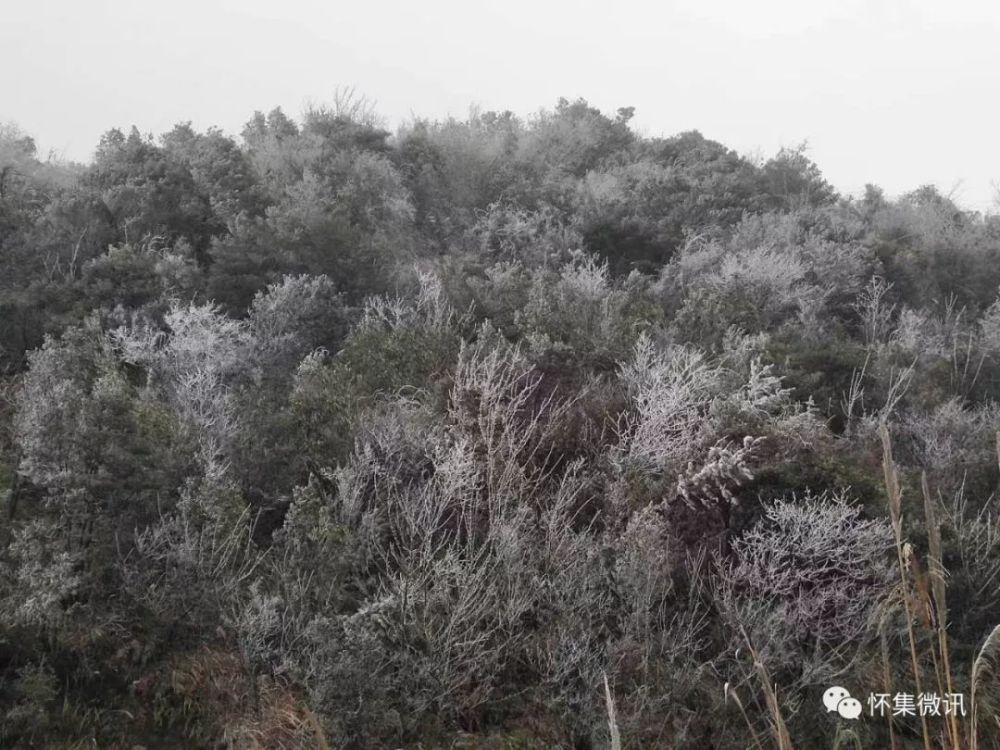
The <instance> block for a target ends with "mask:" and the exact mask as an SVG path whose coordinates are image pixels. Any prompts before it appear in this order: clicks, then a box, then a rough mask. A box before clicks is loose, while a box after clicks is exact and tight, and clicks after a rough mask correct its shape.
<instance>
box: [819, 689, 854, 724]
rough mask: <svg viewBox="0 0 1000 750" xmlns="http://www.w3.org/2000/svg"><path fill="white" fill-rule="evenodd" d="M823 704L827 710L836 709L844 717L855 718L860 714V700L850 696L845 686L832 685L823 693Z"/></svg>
mask: <svg viewBox="0 0 1000 750" xmlns="http://www.w3.org/2000/svg"><path fill="white" fill-rule="evenodd" d="M823 705H824V706H826V710H827V712H832V711H836V712H837V713H838V714H840V716H841V718H844V719H857V718H858V717H859V716H861V701H859V700H857V699H855V698H852V697H851V694H850V693H849V692H848V691H847V688H842V687H840V686H839V685H834V686H833V687H829V688H827V689H826V692H825V693H823Z"/></svg>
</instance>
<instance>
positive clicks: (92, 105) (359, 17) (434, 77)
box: [0, 0, 1000, 210]
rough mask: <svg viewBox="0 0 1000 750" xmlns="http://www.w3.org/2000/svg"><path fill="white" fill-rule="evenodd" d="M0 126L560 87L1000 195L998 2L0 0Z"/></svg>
mask: <svg viewBox="0 0 1000 750" xmlns="http://www.w3.org/2000/svg"><path fill="white" fill-rule="evenodd" d="M0 50H2V51H3V55H2V61H0V121H14V122H16V123H18V124H19V125H20V126H21V127H22V128H23V129H24V130H25V131H26V132H27V133H28V134H30V135H33V136H34V137H35V138H36V140H37V142H38V144H39V146H40V148H41V150H42V151H43V152H46V151H48V150H50V149H52V150H55V151H56V152H59V153H61V154H62V155H63V156H65V157H67V158H71V159H75V160H81V161H85V160H89V158H90V156H91V154H92V152H93V149H94V147H95V146H96V144H97V141H98V139H99V138H100V135H101V133H103V132H105V131H106V130H108V129H110V128H112V127H120V128H122V129H127V128H129V127H131V126H132V125H133V124H134V125H136V126H138V127H139V129H140V130H142V131H143V132H152V133H154V134H156V135H159V134H160V133H162V132H164V131H166V130H169V129H170V128H171V127H172V126H173V125H174V124H175V123H177V122H180V121H185V120H191V121H192V122H193V124H194V125H195V127H198V128H205V127H208V126H211V125H216V126H219V127H221V128H222V129H223V130H225V131H227V132H230V133H234V134H238V133H239V130H240V128H241V127H242V124H243V123H244V122H246V120H248V119H249V117H250V115H251V114H252V113H253V111H254V110H255V109H260V110H269V109H271V108H272V107H275V106H279V105H280V106H281V107H283V108H284V109H285V111H286V112H287V113H288V114H290V115H293V116H294V115H298V114H299V113H300V112H301V111H302V109H303V107H304V106H305V105H306V104H307V103H308V102H310V101H312V102H316V103H322V102H329V101H331V100H332V97H333V93H334V91H335V90H336V89H337V88H338V87H341V88H342V87H345V86H353V87H355V88H356V90H357V91H358V92H360V93H363V94H365V95H366V96H368V97H369V98H370V99H372V100H374V101H375V102H376V104H377V109H378V112H379V113H380V114H381V115H382V116H383V117H384V118H385V119H386V123H387V126H388V127H389V128H390V129H395V126H396V125H397V124H398V123H400V122H401V121H403V120H405V119H408V118H409V117H411V116H412V115H420V116H424V117H431V118H442V117H446V116H448V115H454V116H456V117H460V118H461V117H464V116H465V115H466V114H467V113H468V110H469V106H470V105H473V104H475V105H479V106H480V107H481V108H482V109H498V110H502V109H510V110H512V111H514V112H515V113H517V114H519V115H529V114H531V113H532V112H534V111H536V110H538V109H539V108H541V107H551V106H553V105H554V104H555V102H556V100H557V99H558V97H560V96H565V97H567V98H569V99H574V98H576V97H580V96H582V97H584V98H586V99H587V100H588V101H589V102H590V103H591V104H592V105H594V106H597V107H600V108H601V109H602V110H604V111H606V112H609V113H610V112H613V111H614V110H615V109H616V108H617V107H621V106H634V107H635V108H636V117H635V120H634V123H635V125H636V127H637V128H638V129H639V130H641V131H642V132H644V133H645V134H647V135H671V134H674V133H677V132H680V131H683V130H690V129H698V130H700V131H701V132H702V133H703V134H704V135H705V136H706V137H709V138H713V139H715V140H718V141H721V142H722V143H724V144H726V145H727V146H729V147H731V148H734V149H736V150H737V151H739V152H741V153H744V154H753V153H758V154H762V155H764V156H769V155H771V154H772V153H774V152H775V151H777V149H778V148H780V147H781V146H794V145H797V144H798V143H800V142H802V141H804V140H808V142H809V155H810V156H811V158H812V159H813V160H815V161H816V162H817V163H818V164H819V166H820V168H821V169H822V170H823V173H824V174H825V175H826V177H827V179H829V180H830V182H832V183H833V184H834V185H835V186H836V187H837V188H838V189H840V190H843V191H845V192H851V193H854V192H857V191H859V190H860V189H861V188H862V187H863V185H864V184H865V183H866V182H874V183H876V184H879V185H881V186H882V187H883V188H885V190H886V191H887V192H888V193H889V194H891V195H895V194H899V193H901V192H905V191H907V190H911V189H913V188H916V187H918V186H919V185H921V184H926V183H933V184H935V185H937V186H938V187H939V188H941V190H942V191H943V192H945V193H952V192H953V191H954V193H953V194H954V197H955V198H956V199H957V200H958V201H959V202H960V203H961V204H962V205H963V206H965V207H968V208H973V209H978V210H986V209H990V208H995V203H994V197H995V195H996V191H995V189H994V188H993V186H992V183H993V182H994V181H995V180H1000V128H998V115H1000V4H998V3H995V2H973V1H972V0H957V1H955V0H953V1H950V2H942V1H941V0H936V1H932V0H868V2H863V1H862V0H838V1H837V2H822V3H821V2H816V1H815V0H753V1H750V0H660V2H655V3H653V2H650V3H640V2H634V1H631V0H628V1H625V2H621V1H619V2H616V3H611V2H600V3H599V2H591V1H590V0H582V1H580V2H572V3H570V2H544V1H543V0H504V1H503V2H493V1H492V0H491V1H489V2H473V1H472V0H466V1H464V2H462V1H459V0H444V1H438V0H424V1H422V2H415V1H413V0H411V1H409V2H398V1H397V0H382V1H381V2H360V1H359V0H354V1H353V2H350V3H347V2H320V1H318V0H266V1H265V0H173V1H172V2H171V1H168V0H161V1H160V2H155V3H154V2H148V1H147V0H0Z"/></svg>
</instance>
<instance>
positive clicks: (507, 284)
mask: <svg viewBox="0 0 1000 750" xmlns="http://www.w3.org/2000/svg"><path fill="white" fill-rule="evenodd" d="M633 114H634V112H633V109H632V108H630V107H622V108H620V109H618V110H617V111H616V112H615V113H611V114H607V113H603V112H601V111H599V110H598V109H596V108H594V107H592V106H590V105H589V104H588V103H587V102H586V101H584V100H582V99H581V100H576V101H569V100H566V99H561V100H559V101H558V102H557V103H556V105H555V106H554V107H553V108H551V109H545V110H541V111H539V112H538V113H537V114H535V115H533V116H531V117H528V118H521V117H518V116H515V115H514V114H512V113H511V112H481V111H473V112H472V113H471V114H470V116H469V117H468V118H467V119H464V120H459V119H447V120H428V119H414V120H413V121H411V122H408V123H407V124H405V125H403V126H401V127H399V128H398V129H397V130H396V132H394V133H393V132H390V131H389V130H387V129H386V127H385V125H384V123H383V121H382V120H380V119H379V117H378V116H377V114H376V113H375V111H374V110H373V108H372V107H371V106H369V105H368V103H367V102H365V101H364V100H362V99H356V98H355V99H350V98H342V99H340V100H339V101H337V102H336V103H335V104H334V105H331V106H329V107H323V106H317V107H313V108H310V109H308V110H307V111H306V112H305V113H304V114H303V115H302V116H301V117H300V118H298V119H293V118H290V117H289V116H287V115H286V114H285V113H284V112H282V110H281V109H273V110H271V111H270V112H266V113H265V112H256V113H254V114H253V116H252V117H251V118H250V119H249V121H248V122H247V123H246V125H245V126H244V128H243V129H242V132H241V133H240V135H239V137H232V136H230V135H228V134H226V133H224V132H223V131H221V130H219V129H215V128H209V129H208V130H206V131H204V132H199V131H198V130H196V129H195V128H193V127H192V125H191V123H189V122H188V123H180V124H178V125H176V126H175V127H174V128H173V129H172V130H170V131H169V132H167V133H164V134H162V135H161V136H159V137H156V138H154V137H152V136H150V135H146V134H143V133H140V132H139V131H138V130H137V129H135V128H132V129H131V130H129V131H123V130H118V129H113V130H109V131H108V132H107V133H106V134H105V135H104V136H103V137H102V138H101V140H100V142H99V143H98V144H97V146H96V150H95V152H94V158H93V160H92V162H91V163H89V164H85V165H80V164H68V163H63V162H60V161H59V160H56V159H52V158H48V159H47V158H44V157H43V156H42V155H40V154H39V153H38V150H37V148H36V145H35V142H34V141H33V139H32V138H31V136H30V135H29V134H26V133H24V132H22V131H21V130H20V129H19V128H17V127H16V126H14V125H5V126H2V127H0V511H2V519H3V521H2V524H0V746H4V747H7V746H9V747H25V748H35V747H37V748H49V747H62V748H82V747H92V746H99V747H122V748H129V747H134V746H144V747H150V748H152V747H206V748H209V747H231V748H315V747H350V748H377V747H413V748H416V747H424V748H432V747H433V748H437V747H441V748H445V747H470V748H471V747H482V748H514V747H517V748H604V747H609V746H610V747H629V748H650V747H664V748H693V749H694V748H697V749H701V748H718V749H720V750H728V749H732V750H736V749H737V748H745V747H751V746H753V747H759V748H762V747H771V746H774V747H779V748H781V750H785V748H790V747H792V746H793V745H794V746H797V747H807V748H811V747H832V746H833V745H834V738H835V737H841V738H843V736H844V733H845V732H847V733H848V734H850V735H852V736H853V739H854V740H856V741H857V743H858V746H864V747H890V746H893V747H899V748H910V747H914V748H917V747H920V748H926V749H927V750H929V748H930V747H942V748H949V750H958V749H959V748H961V747H966V746H967V744H965V743H967V741H968V740H969V739H971V737H973V736H976V735H977V733H978V736H979V737H980V738H981V740H982V741H983V742H986V741H987V738H989V739H991V740H992V741H994V742H995V741H997V738H998V736H1000V735H998V734H997V726H998V725H997V722H996V721H995V720H994V718H995V717H996V716H997V714H996V712H995V707H996V705H997V699H998V698H1000V688H998V686H997V685H996V684H995V679H996V678H995V675H994V674H993V673H992V672H991V671H990V669H991V666H990V665H993V667H996V664H997V662H996V661H995V659H996V656H995V654H996V653H1000V631H996V632H994V637H993V638H992V639H990V640H991V641H995V643H993V644H992V646H991V644H990V642H989V641H987V640H986V639H987V636H989V635H990V633H991V630H992V629H993V628H994V626H996V625H997V624H998V623H1000V501H998V500H997V499H996V492H997V489H998V480H1000V471H998V450H1000V447H998V446H1000V438H998V435H1000V406H998V401H1000V299H998V292H1000V216H997V215H993V214H986V215H984V214H981V213H978V212H971V211H965V210H963V209H962V208H961V207H960V206H958V205H956V203H955V202H953V201H952V200H951V199H950V198H949V197H948V196H946V195H942V194H941V193H940V192H939V191H938V190H936V189H935V188H933V187H927V186H924V187H920V186H916V189H914V190H913V191H912V192H910V193H908V194H905V195H902V196H900V197H896V198H890V197H888V196H886V195H885V194H884V193H883V191H881V190H880V189H879V188H878V187H877V186H874V185H869V186H868V187H867V188H866V191H865V194H864V196H863V197H850V196H844V195H841V194H839V193H838V191H837V190H836V189H835V188H834V187H833V186H832V185H830V184H829V183H828V182H827V181H826V180H825V179H824V177H823V174H822V172H821V170H820V167H819V166H818V165H816V164H815V163H813V162H812V161H811V159H810V158H809V155H808V150H807V149H806V148H805V146H802V147H799V148H791V149H783V150H781V151H780V152H778V153H777V154H775V155H773V156H772V157H770V158H767V159H752V158H748V157H745V156H741V155H740V154H738V153H736V152H735V151H733V150H731V149H729V148H727V147H726V146H724V145H723V144H720V143H717V142H715V141H712V140H710V139H708V138H705V137H704V136H703V135H701V134H700V133H698V132H696V131H691V132H686V133H681V134H679V135H676V136H672V137H647V136H643V135H640V134H639V133H637V132H636V131H635V130H634V129H633V128H632V127H631V125H630V122H631V120H632V117H633ZM984 642H986V643H987V645H986V647H985V649H983V650H981V649H982V647H983V644H984ZM991 648H992V651H991ZM977 657H978V659H979V660H978V661H977V662H976V663H977V665H979V666H978V671H975V673H974V670H973V669H972V664H973V662H974V661H976V660H977ZM991 659H992V661H991ZM830 685H848V686H852V687H853V688H854V690H853V691H852V694H854V695H855V697H857V695H858V694H860V693H864V694H865V695H867V693H868V692H869V691H870V692H896V691H902V690H906V691H908V692H910V693H914V694H916V693H919V692H921V691H922V690H924V691H929V690H931V689H932V688H933V687H934V686H939V685H940V686H946V687H947V688H948V692H949V693H963V694H964V695H965V696H966V702H967V704H969V705H970V706H971V705H972V701H973V700H975V701H978V702H977V703H976V705H977V706H978V710H979V712H980V719H979V725H978V729H977V726H976V724H975V722H972V721H971V717H967V716H962V717H958V718H960V721H959V720H957V719H953V718H947V717H946V718H942V717H931V718H925V717H905V716H904V717H897V719H895V720H893V721H890V720H885V719H879V718H877V717H872V716H866V717H864V720H863V721H860V722H855V723H851V722H846V723H845V722H844V721H842V720H841V719H840V718H839V717H838V716H837V714H836V713H832V714H830V713H828V712H827V711H826V710H825V709H822V703H821V696H822V694H823V691H824V690H825V689H826V688H828V687H829V686H830ZM890 687H891V688H892V689H891V691H890V689H889V688H890ZM973 693H975V695H973ZM775 696H777V698H775ZM991 733H992V734H991ZM843 741H845V742H846V741H847V740H843ZM616 743H617V744H616ZM891 743H894V744H891ZM838 746H843V747H846V746H848V745H846V744H845V745H838Z"/></svg>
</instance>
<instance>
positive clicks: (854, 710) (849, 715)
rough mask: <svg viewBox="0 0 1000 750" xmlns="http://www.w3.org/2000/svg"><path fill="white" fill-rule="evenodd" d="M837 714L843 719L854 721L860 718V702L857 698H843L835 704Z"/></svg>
mask: <svg viewBox="0 0 1000 750" xmlns="http://www.w3.org/2000/svg"><path fill="white" fill-rule="evenodd" d="M837 713H838V714H840V716H841V718H844V719H856V718H858V717H859V716H861V701H859V700H858V699H857V698H844V699H843V700H842V701H840V703H838V704H837Z"/></svg>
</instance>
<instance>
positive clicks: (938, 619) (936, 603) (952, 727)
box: [920, 472, 962, 748]
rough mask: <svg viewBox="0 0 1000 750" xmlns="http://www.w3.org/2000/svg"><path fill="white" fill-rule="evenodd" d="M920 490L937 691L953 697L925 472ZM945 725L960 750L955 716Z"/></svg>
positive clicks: (937, 542) (940, 567) (937, 537)
mask: <svg viewBox="0 0 1000 750" xmlns="http://www.w3.org/2000/svg"><path fill="white" fill-rule="evenodd" d="M920 487H921V490H922V491H923V495H924V518H925V520H926V522H927V573H928V576H929V577H930V582H931V585H930V593H931V599H932V602H931V603H932V605H933V612H934V624H935V626H936V627H935V631H936V634H937V642H938V654H939V657H940V664H941V668H940V675H939V678H938V687H939V692H947V693H949V694H952V693H954V692H955V681H954V679H953V677H952V672H951V654H950V651H949V648H948V604H947V600H946V598H945V581H944V573H945V572H944V563H943V562H942V559H943V555H942V552H941V524H940V522H939V521H938V518H937V510H936V507H935V505H934V500H933V498H932V497H931V491H930V486H929V484H928V482H927V473H926V472H924V473H923V474H921V476H920ZM947 724H948V740H949V744H950V745H951V746H952V747H953V748H960V747H961V745H962V738H961V733H960V731H959V728H958V717H957V716H955V715H954V714H950V715H949V716H948V717H947Z"/></svg>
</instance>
